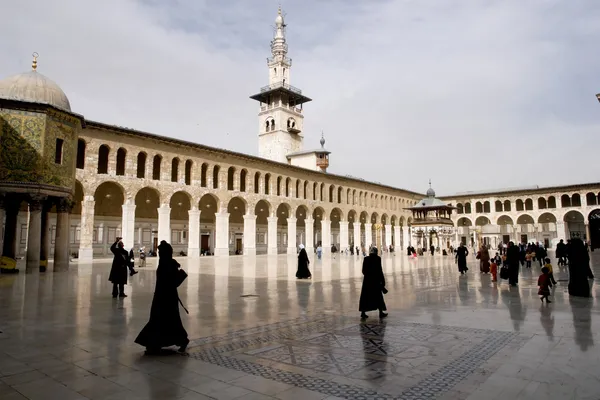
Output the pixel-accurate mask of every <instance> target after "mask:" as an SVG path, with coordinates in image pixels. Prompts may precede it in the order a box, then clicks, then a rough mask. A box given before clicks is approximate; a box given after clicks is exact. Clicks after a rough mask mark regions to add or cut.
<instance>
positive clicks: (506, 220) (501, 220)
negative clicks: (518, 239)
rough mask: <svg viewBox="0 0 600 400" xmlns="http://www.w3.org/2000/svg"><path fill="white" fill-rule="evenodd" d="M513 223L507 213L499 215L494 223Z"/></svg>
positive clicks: (511, 224)
mask: <svg viewBox="0 0 600 400" xmlns="http://www.w3.org/2000/svg"><path fill="white" fill-rule="evenodd" d="M514 224H515V223H514V221H513V219H512V218H511V217H510V216H509V215H501V216H499V217H498V219H497V220H496V225H510V226H513V225H514Z"/></svg>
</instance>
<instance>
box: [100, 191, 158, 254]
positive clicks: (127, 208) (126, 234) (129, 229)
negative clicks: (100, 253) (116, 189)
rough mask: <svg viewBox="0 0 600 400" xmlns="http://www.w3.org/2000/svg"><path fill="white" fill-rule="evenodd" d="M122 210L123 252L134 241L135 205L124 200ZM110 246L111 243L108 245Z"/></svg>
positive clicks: (129, 247) (128, 248)
mask: <svg viewBox="0 0 600 400" xmlns="http://www.w3.org/2000/svg"><path fill="white" fill-rule="evenodd" d="M122 208H123V213H122V216H121V237H122V238H123V246H124V248H125V250H127V251H129V250H131V248H132V247H133V241H134V240H135V228H134V227H135V204H132V203H131V200H126V201H125V204H123V207H122ZM159 221H160V215H159ZM110 245H112V243H110Z"/></svg>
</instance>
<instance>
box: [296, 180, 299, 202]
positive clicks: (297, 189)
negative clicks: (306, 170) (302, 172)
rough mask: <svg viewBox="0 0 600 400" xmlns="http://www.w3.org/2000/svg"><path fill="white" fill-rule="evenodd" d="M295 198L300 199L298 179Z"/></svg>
mask: <svg viewBox="0 0 600 400" xmlns="http://www.w3.org/2000/svg"><path fill="white" fill-rule="evenodd" d="M296 198H297V199H299V198H300V179H296Z"/></svg>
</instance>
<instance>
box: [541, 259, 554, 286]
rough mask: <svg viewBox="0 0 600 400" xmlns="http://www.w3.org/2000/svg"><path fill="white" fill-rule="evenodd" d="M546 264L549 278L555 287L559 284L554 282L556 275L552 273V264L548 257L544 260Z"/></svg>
mask: <svg viewBox="0 0 600 400" xmlns="http://www.w3.org/2000/svg"><path fill="white" fill-rule="evenodd" d="M544 262H545V263H546V265H545V267H546V268H548V276H550V281H551V282H552V284H553V285H556V283H557V282H556V281H555V280H554V274H553V273H552V264H550V259H549V258H548V257H546V258H545V259H544Z"/></svg>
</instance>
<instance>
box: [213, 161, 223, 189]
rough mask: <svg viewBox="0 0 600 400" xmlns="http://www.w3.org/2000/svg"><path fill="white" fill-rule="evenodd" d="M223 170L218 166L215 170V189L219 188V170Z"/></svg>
mask: <svg viewBox="0 0 600 400" xmlns="http://www.w3.org/2000/svg"><path fill="white" fill-rule="evenodd" d="M220 169H221V168H220V167H219V166H218V165H215V166H214V168H213V189H218V188H219V170H220Z"/></svg>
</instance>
